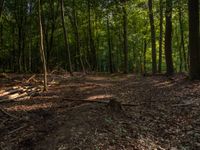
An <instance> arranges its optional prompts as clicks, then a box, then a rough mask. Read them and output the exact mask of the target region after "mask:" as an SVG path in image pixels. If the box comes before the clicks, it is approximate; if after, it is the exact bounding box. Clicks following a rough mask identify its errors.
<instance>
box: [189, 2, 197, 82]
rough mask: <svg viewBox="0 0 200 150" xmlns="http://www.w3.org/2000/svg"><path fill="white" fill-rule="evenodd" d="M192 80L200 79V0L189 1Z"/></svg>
mask: <svg viewBox="0 0 200 150" xmlns="http://www.w3.org/2000/svg"><path fill="white" fill-rule="evenodd" d="M188 9H189V56H190V73H189V74H190V78H191V79H192V80H193V79H200V65H199V64H200V48H199V47H200V46H199V41H200V37H199V0H188Z"/></svg>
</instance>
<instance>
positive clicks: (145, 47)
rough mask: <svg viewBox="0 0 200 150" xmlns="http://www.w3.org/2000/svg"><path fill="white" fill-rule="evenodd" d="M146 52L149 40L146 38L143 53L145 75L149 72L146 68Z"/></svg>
mask: <svg viewBox="0 0 200 150" xmlns="http://www.w3.org/2000/svg"><path fill="white" fill-rule="evenodd" d="M146 52H147V40H146V39H145V40H144V53H143V57H144V58H143V66H144V70H143V75H146V73H147V71H146V70H147V69H146Z"/></svg>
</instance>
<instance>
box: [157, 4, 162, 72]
mask: <svg viewBox="0 0 200 150" xmlns="http://www.w3.org/2000/svg"><path fill="white" fill-rule="evenodd" d="M162 51H163V0H160V37H159V62H158V72H159V73H161V72H162Z"/></svg>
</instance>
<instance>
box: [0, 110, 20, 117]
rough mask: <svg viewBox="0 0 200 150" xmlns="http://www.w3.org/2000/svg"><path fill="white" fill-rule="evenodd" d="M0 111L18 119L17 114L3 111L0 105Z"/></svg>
mask: <svg viewBox="0 0 200 150" xmlns="http://www.w3.org/2000/svg"><path fill="white" fill-rule="evenodd" d="M0 111H1V112H2V113H4V114H6V115H8V116H9V117H11V118H15V119H19V118H18V117H17V116H15V115H12V114H10V113H8V112H7V111H5V110H4V109H3V108H1V107H0Z"/></svg>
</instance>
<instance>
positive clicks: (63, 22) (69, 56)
mask: <svg viewBox="0 0 200 150" xmlns="http://www.w3.org/2000/svg"><path fill="white" fill-rule="evenodd" d="M60 4H61V16H62V27H63V33H64V40H65V48H66V50H67V56H68V64H69V72H70V74H71V75H73V72H72V64H71V55H70V50H69V43H68V39H67V35H68V33H67V29H66V27H65V14H64V1H63V0H61V3H60Z"/></svg>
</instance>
